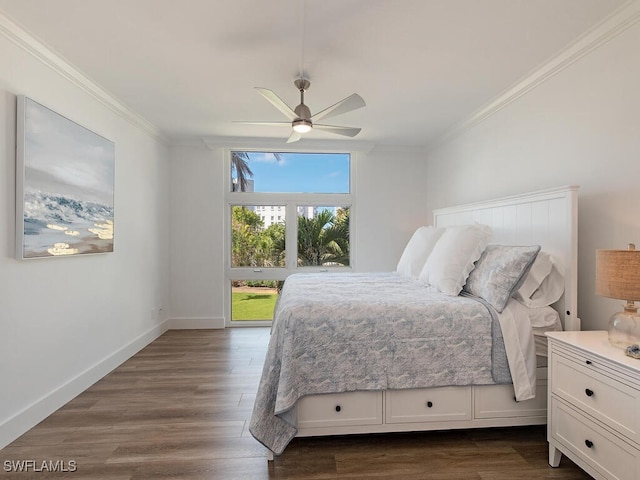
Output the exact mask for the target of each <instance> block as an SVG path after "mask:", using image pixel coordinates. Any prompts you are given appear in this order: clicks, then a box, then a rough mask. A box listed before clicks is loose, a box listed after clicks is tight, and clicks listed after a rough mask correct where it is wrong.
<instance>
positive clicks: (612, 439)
mask: <svg viewBox="0 0 640 480" xmlns="http://www.w3.org/2000/svg"><path fill="white" fill-rule="evenodd" d="M551 410H552V411H551V414H552V416H553V422H552V424H551V431H550V434H551V436H552V437H553V438H554V440H556V441H558V442H560V443H561V444H562V445H564V447H566V448H567V449H569V450H571V451H572V452H573V453H574V454H575V455H577V456H579V457H580V460H581V461H583V462H585V463H586V464H588V465H589V466H590V467H591V468H593V469H595V470H597V471H598V472H600V473H601V474H602V475H603V476H604V477H605V478H607V479H619V480H638V479H639V478H640V475H639V474H640V469H639V463H640V452H638V451H637V450H635V449H634V448H633V447H632V446H631V445H629V444H627V443H626V442H625V441H623V440H622V439H620V438H618V437H616V436H614V435H612V434H611V433H609V432H607V431H606V430H605V429H603V428H601V427H600V426H598V425H596V424H595V423H593V422H592V421H591V420H590V419H589V418H587V417H585V416H583V415H581V414H580V413H578V412H577V411H575V410H573V409H572V408H571V407H568V406H566V405H565V404H563V403H562V402H560V401H558V400H557V399H555V398H553V399H552V400H551Z"/></svg>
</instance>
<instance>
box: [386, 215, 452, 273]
mask: <svg viewBox="0 0 640 480" xmlns="http://www.w3.org/2000/svg"><path fill="white" fill-rule="evenodd" d="M443 232H444V228H436V227H431V226H429V227H420V228H418V229H417V230H416V231H415V233H414V234H413V236H412V237H411V239H410V240H409V242H408V243H407V246H406V247H404V252H402V256H401V257H400V261H399V262H398V266H397V267H396V272H398V273H399V274H401V275H405V276H407V277H412V278H416V279H417V278H418V275H420V272H421V271H422V267H424V263H425V262H426V261H427V258H428V257H429V254H430V253H431V251H432V250H433V247H434V246H435V244H436V242H437V241H438V239H439V238H440V236H441V235H442V233H443Z"/></svg>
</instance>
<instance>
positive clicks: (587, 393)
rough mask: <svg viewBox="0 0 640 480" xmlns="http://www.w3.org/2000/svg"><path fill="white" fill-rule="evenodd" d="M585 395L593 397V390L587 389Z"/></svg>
mask: <svg viewBox="0 0 640 480" xmlns="http://www.w3.org/2000/svg"><path fill="white" fill-rule="evenodd" d="M584 393H585V394H586V395H587V397H593V390H591V389H590V388H586V389H585V390H584Z"/></svg>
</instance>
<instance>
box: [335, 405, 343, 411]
mask: <svg viewBox="0 0 640 480" xmlns="http://www.w3.org/2000/svg"><path fill="white" fill-rule="evenodd" d="M340 410H342V407H341V406H340V405H336V412H338V413H339V412H340Z"/></svg>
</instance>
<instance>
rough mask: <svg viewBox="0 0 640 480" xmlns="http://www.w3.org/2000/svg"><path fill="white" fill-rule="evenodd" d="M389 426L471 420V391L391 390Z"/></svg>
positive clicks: (438, 389)
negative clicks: (392, 424)
mask: <svg viewBox="0 0 640 480" xmlns="http://www.w3.org/2000/svg"><path fill="white" fill-rule="evenodd" d="M385 395H386V409H385V410H386V412H385V414H386V418H385V421H386V423H415V422H438V421H440V422H442V421H451V420H470V419H471V398H472V397H471V387H440V388H417V389H411V390H387V391H386V392H385Z"/></svg>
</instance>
